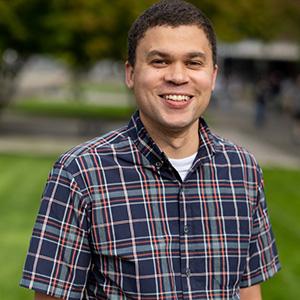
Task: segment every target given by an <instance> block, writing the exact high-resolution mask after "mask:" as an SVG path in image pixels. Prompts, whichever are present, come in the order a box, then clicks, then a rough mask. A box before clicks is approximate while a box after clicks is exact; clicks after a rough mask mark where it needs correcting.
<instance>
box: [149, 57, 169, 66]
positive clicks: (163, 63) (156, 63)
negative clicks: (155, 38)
mask: <svg viewBox="0 0 300 300" xmlns="http://www.w3.org/2000/svg"><path fill="white" fill-rule="evenodd" d="M167 64H168V62H167V61H166V60H165V59H153V60H152V61H151V65H153V66H154V67H157V68H162V67H165V66H166V65H167Z"/></svg>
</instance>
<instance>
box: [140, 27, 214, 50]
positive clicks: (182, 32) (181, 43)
mask: <svg viewBox="0 0 300 300" xmlns="http://www.w3.org/2000/svg"><path fill="white" fill-rule="evenodd" d="M157 49H163V50H165V51H168V52H169V51H171V52H190V51H202V52H204V53H206V52H209V53H211V47H210V43H209V41H208V39H207V36H206V34H205V32H204V31H203V30H202V29H201V28H200V27H199V26H197V25H180V26H176V27H171V26H155V27H152V28H149V29H148V30H147V31H146V32H145V34H144V36H143V37H142V38H141V39H140V41H139V44H138V47H137V53H136V54H137V55H138V53H139V52H142V53H144V52H148V51H153V50H157Z"/></svg>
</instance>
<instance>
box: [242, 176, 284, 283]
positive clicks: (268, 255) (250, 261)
mask: <svg viewBox="0 0 300 300" xmlns="http://www.w3.org/2000/svg"><path fill="white" fill-rule="evenodd" d="M261 178H262V173H261ZM257 195H258V197H257V206H256V207H255V209H254V213H253V223H252V233H251V239H250V245H249V251H248V257H247V263H246V268H245V270H244V274H243V276H242V280H241V282H240V287H242V288H243V287H248V286H252V285H254V284H258V283H260V282H263V281H266V280H267V279H269V278H271V277H272V276H273V275H274V274H275V273H277V272H278V271H279V270H280V268H281V266H280V263H279V259H278V253H277V248H276V244H275V239H274V235H273V232H272V228H271V223H270V220H269V216H268V211H267V204H266V198H265V193H264V184H263V180H262V179H261V180H260V184H259V186H258V194H257Z"/></svg>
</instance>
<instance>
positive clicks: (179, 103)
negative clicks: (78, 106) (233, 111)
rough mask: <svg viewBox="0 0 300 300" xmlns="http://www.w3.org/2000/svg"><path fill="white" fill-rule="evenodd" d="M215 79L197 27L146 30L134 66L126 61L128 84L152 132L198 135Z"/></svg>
mask: <svg viewBox="0 0 300 300" xmlns="http://www.w3.org/2000/svg"><path fill="white" fill-rule="evenodd" d="M216 75H217V68H216V66H214V65H213V60H212V51H211V47H210V45H209V42H208V39H207V37H206V35H205V33H204V32H203V30H202V29H200V28H199V27H198V26H196V25H182V26H178V27H169V26H156V27H153V28H150V29H148V30H147V31H146V33H145V36H144V37H143V38H142V39H141V40H140V41H139V44H138V46H137V49H136V61H135V65H134V67H133V66H131V65H130V64H129V63H126V84H127V86H128V87H129V88H132V89H133V92H134V95H135V98H136V101H137V105H138V107H139V110H140V116H141V120H142V122H143V123H144V125H145V127H146V129H147V130H148V131H150V132H153V131H154V132H155V131H163V132H164V133H168V132H184V131H186V130H191V129H192V130H195V131H197V130H198V120H199V117H200V116H201V115H202V114H203V112H204V111H205V109H206V107H207V105H208V103H209V100H210V96H211V92H212V90H213V88H214V85H215V80H216Z"/></svg>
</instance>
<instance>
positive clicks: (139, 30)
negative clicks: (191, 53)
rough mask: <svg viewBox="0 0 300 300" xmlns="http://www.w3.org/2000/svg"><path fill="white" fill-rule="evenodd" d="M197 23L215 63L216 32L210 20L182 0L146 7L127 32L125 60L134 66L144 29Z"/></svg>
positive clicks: (169, 0)
mask: <svg viewBox="0 0 300 300" xmlns="http://www.w3.org/2000/svg"><path fill="white" fill-rule="evenodd" d="M181 25H197V26H198V27H199V28H201V29H202V30H203V31H204V33H205V35H206V37H207V39H208V41H209V44H210V46H211V50H212V59H213V63H214V65H215V64H216V63H217V42H216V34H215V31H214V28H213V26H212V23H211V21H210V20H209V19H208V18H207V17H206V15H205V14H204V13H203V12H202V11H201V10H200V9H199V8H197V7H195V6H194V5H193V4H191V3H188V2H186V1H183V0H162V1H159V2H157V3H155V4H153V5H152V6H150V7H149V8H148V9H146V10H145V11H144V12H143V13H142V14H141V15H140V16H139V17H138V18H137V19H136V20H135V22H134V23H133V24H132V26H131V28H130V30H129V32H128V44H127V47H128V48H127V51H128V52H127V60H128V62H129V64H130V65H131V66H134V64H135V59H136V48H137V46H138V43H139V41H140V40H141V39H142V38H143V37H144V35H145V33H146V31H147V30H148V29H150V28H152V27H155V26H172V27H177V26H181Z"/></svg>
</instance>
